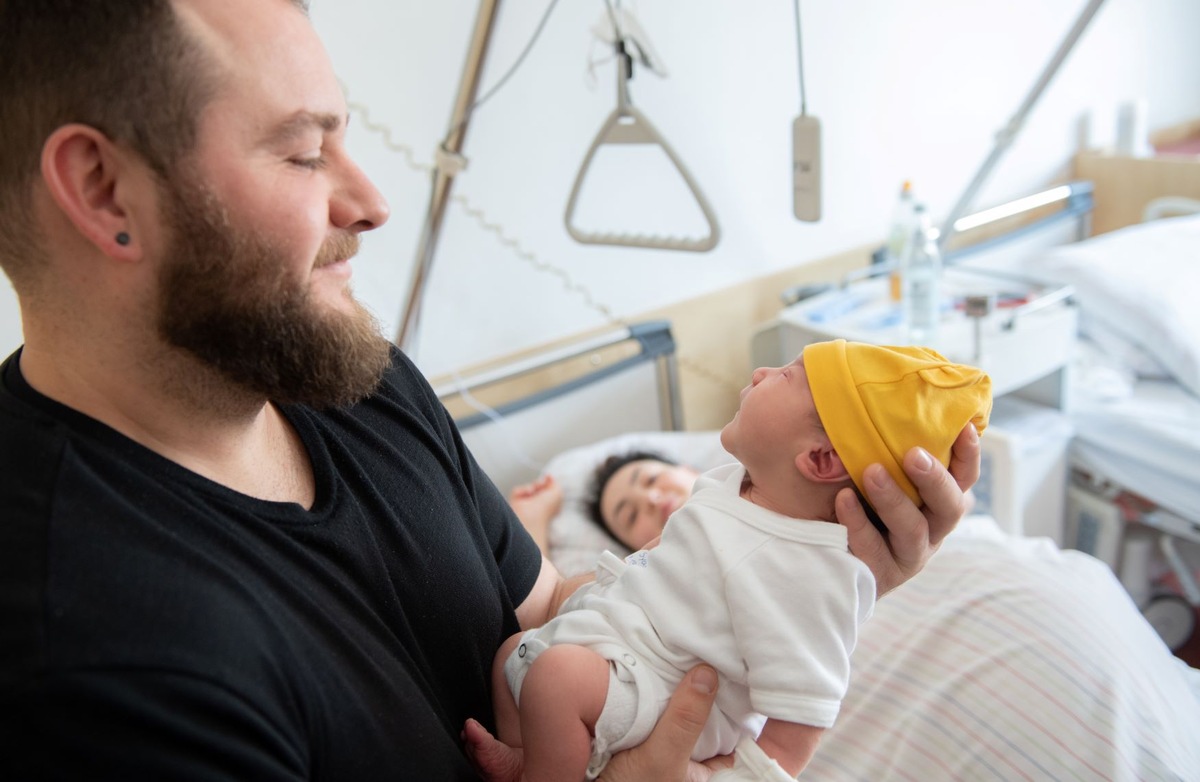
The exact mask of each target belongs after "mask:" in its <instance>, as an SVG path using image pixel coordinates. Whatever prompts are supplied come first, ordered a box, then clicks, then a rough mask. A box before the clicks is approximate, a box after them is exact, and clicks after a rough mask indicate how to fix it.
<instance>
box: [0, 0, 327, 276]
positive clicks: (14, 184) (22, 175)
mask: <svg viewBox="0 0 1200 782" xmlns="http://www.w3.org/2000/svg"><path fill="white" fill-rule="evenodd" d="M291 2H292V3H293V4H294V5H296V6H297V7H300V8H301V9H304V10H306V3H302V2H299V1H298V0H291ZM215 77H216V74H215V70H214V69H213V68H212V67H208V63H207V62H206V57H205V53H204V51H203V50H202V48H201V46H200V44H199V42H198V41H197V40H195V39H194V37H193V36H191V35H189V34H188V33H187V31H186V30H185V29H184V26H183V23H182V21H181V20H180V19H179V17H178V15H177V14H176V12H175V8H174V7H173V4H172V0H121V1H120V2H97V1H96V0H0V225H2V226H3V230H0V267H2V268H3V269H4V270H5V272H7V273H8V275H9V277H10V279H12V281H13V284H14V286H16V287H17V289H18V291H20V290H21V288H22V286H23V285H25V284H30V283H32V281H33V280H34V279H36V276H37V270H38V267H39V266H40V264H39V263H38V260H37V259H38V257H39V246H38V237H37V236H36V233H35V223H34V216H33V213H32V211H33V210H32V203H31V198H30V191H31V188H32V186H33V183H34V181H35V178H36V176H37V175H38V171H39V168H40V159H41V153H42V147H43V145H44V144H45V142H46V139H47V138H48V137H49V136H50V134H51V133H53V132H54V131H55V129H57V128H59V127H62V126H63V125H66V124H69V123H73V122H78V123H81V124H84V125H89V126H91V127H94V128H96V129H97V130H99V131H101V132H102V133H104V134H105V135H106V136H108V137H109V138H110V139H112V140H113V141H115V142H117V143H120V144H124V145H126V146H128V147H130V148H131V149H133V150H135V151H136V152H137V153H138V154H140V155H141V156H142V157H143V158H144V159H145V161H146V163H147V164H148V165H149V166H150V167H151V169H152V170H153V171H154V172H156V173H157V174H158V175H159V176H160V177H166V175H167V174H168V173H169V172H170V171H171V169H172V166H173V164H174V163H175V162H176V161H178V160H179V159H180V158H181V157H182V156H183V155H184V154H186V153H187V152H189V151H190V150H191V149H193V148H194V146H195V142H196V131H197V118H198V116H199V114H200V111H201V110H202V109H203V108H204V106H205V105H206V104H207V102H208V101H209V100H210V98H211V96H212V94H213V89H214V86H215Z"/></svg>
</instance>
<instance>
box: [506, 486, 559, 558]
mask: <svg viewBox="0 0 1200 782" xmlns="http://www.w3.org/2000/svg"><path fill="white" fill-rule="evenodd" d="M562 503H563V490H562V486H559V485H558V481H556V480H554V476H552V475H543V476H542V477H540V478H538V479H537V480H536V481H534V482H533V483H526V484H524V485H521V486H518V487H516V488H515V489H513V490H512V491H511V492H509V494H508V504H509V505H510V506H511V507H512V509H513V512H515V513H516V514H517V518H518V519H520V520H521V524H522V525H524V527H525V529H526V531H528V532H529V535H530V537H532V538H533V540H534V542H535V543H537V546H538V548H539V549H540V550H541V552H542V555H543V556H545V555H547V554H548V552H549V551H550V522H552V521H554V517H555V516H557V515H558V512H559V510H561V509H562Z"/></svg>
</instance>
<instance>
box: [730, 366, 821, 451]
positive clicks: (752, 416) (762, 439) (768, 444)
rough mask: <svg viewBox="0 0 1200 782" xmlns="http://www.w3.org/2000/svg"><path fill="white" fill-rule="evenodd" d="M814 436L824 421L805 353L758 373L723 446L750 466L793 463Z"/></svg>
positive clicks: (753, 375) (746, 391)
mask: <svg viewBox="0 0 1200 782" xmlns="http://www.w3.org/2000/svg"><path fill="white" fill-rule="evenodd" d="M814 431H820V418H818V417H817V409H816V406H815V405H814V404H813V397H812V391H811V390H810V389H809V387H808V373H807V372H806V371H805V368H804V356H803V354H801V355H800V356H797V357H796V360H795V361H793V362H792V363H790V364H786V365H784V366H782V367H771V368H768V367H759V368H758V369H756V370H754V373H753V374H752V375H751V376H750V385H748V386H746V387H745V388H743V389H742V394H741V405H740V406H739V407H738V411H737V413H735V414H734V416H733V420H732V421H730V422H729V423H728V424H726V425H725V428H724V429H722V430H721V444H722V445H723V446H725V450H727V451H729V452H730V453H731V454H733V455H734V456H735V457H737V459H738V461H740V462H741V463H742V464H745V465H747V467H750V466H752V465H754V464H769V463H772V462H775V461H777V460H779V459H789V460H790V459H794V458H795V455H796V454H797V453H798V452H799V450H798V445H799V444H800V443H802V442H803V441H804V440H805V438H806V437H807V436H808V435H810V434H811V433H813V432H814ZM764 460H765V461H764Z"/></svg>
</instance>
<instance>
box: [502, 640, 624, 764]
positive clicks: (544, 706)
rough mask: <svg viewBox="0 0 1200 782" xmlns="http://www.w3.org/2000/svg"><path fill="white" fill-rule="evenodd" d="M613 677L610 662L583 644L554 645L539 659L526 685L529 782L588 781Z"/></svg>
mask: <svg viewBox="0 0 1200 782" xmlns="http://www.w3.org/2000/svg"><path fill="white" fill-rule="evenodd" d="M608 676H609V663H608V660H605V659H604V658H603V657H601V656H600V655H598V654H596V653H595V652H593V651H592V650H590V649H586V648H584V647H582V646H573V645H570V644H564V645H561V646H552V647H550V648H549V649H546V650H545V651H543V652H542V653H541V654H540V655H539V656H538V658H537V659H536V660H534V661H533V665H532V666H530V668H529V673H528V674H527V675H526V676H525V682H524V684H523V685H522V686H521V710H520V711H521V735H522V737H523V738H524V747H525V753H524V754H525V758H524V760H525V774H524V779H525V780H526V782H561V780H564V779H566V780H577V779H578V780H582V779H583V778H584V775H585V773H586V772H587V766H588V759H589V758H590V757H591V754H592V734H593V732H594V730H595V727H596V720H598V719H599V718H600V712H602V711H603V710H604V699H605V697H606V696H607V695H608Z"/></svg>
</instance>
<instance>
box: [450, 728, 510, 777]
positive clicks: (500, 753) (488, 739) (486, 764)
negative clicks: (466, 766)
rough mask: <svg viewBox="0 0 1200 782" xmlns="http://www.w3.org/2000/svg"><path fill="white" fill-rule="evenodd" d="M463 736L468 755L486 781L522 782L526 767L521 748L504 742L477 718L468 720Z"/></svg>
mask: <svg viewBox="0 0 1200 782" xmlns="http://www.w3.org/2000/svg"><path fill="white" fill-rule="evenodd" d="M462 736H463V742H464V744H465V746H466V751H467V757H469V758H470V759H471V762H472V763H474V764H475V768H477V769H478V770H479V774H480V776H482V777H483V779H484V782H520V780H521V771H522V769H523V768H524V763H523V759H524V758H523V755H522V753H521V750H519V749H513V748H512V747H510V746H508V745H507V744H504V743H502V742H501V741H500V740H499V739H497V738H496V737H495V736H493V735H492V734H491V733H489V732H488V730H487V728H485V727H483V725H480V724H479V723H478V722H477V721H475V720H467V724H466V725H465V726H464V727H463V732H462Z"/></svg>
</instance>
